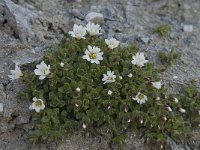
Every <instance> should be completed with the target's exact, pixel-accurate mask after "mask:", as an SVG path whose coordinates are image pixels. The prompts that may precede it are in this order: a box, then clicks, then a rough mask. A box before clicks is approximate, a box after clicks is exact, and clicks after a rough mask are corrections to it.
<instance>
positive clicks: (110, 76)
mask: <svg viewBox="0 0 200 150" xmlns="http://www.w3.org/2000/svg"><path fill="white" fill-rule="evenodd" d="M115 78H116V75H114V71H107V73H106V74H103V79H102V81H104V83H103V84H105V83H112V82H115Z"/></svg>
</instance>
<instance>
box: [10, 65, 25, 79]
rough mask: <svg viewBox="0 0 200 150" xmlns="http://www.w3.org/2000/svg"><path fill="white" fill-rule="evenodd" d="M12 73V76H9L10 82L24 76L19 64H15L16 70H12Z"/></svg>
mask: <svg viewBox="0 0 200 150" xmlns="http://www.w3.org/2000/svg"><path fill="white" fill-rule="evenodd" d="M10 73H11V75H8V77H9V78H10V80H15V79H19V78H20V77H21V76H23V74H22V72H21V70H20V67H19V66H18V64H15V70H10Z"/></svg>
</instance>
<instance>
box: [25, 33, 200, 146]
mask: <svg viewBox="0 0 200 150" xmlns="http://www.w3.org/2000/svg"><path fill="white" fill-rule="evenodd" d="M88 45H93V46H97V47H99V48H100V49H101V51H102V52H103V53H104V54H103V60H102V61H100V64H92V63H90V62H88V61H86V60H85V59H83V58H82V56H83V55H84V52H85V50H86V49H87V48H88ZM138 51H139V49H138V48H137V47H136V46H133V45H130V46H128V47H123V48H122V47H118V48H116V49H113V50H111V49H109V48H108V46H107V45H106V43H105V41H104V39H103V38H99V37H87V38H86V39H81V40H77V39H75V38H71V37H67V38H66V39H64V40H63V41H62V42H61V43H60V44H59V46H58V47H56V48H53V49H52V50H50V51H49V52H48V53H47V54H46V55H45V56H44V59H43V60H44V62H45V63H46V64H50V66H51V68H50V72H51V73H50V74H49V75H48V76H46V78H45V79H44V80H39V78H38V76H36V75H35V74H34V72H33V70H26V71H25V72H24V76H23V81H24V82H25V84H26V86H27V88H26V90H25V91H24V92H23V93H21V97H22V98H23V99H27V100H29V101H30V100H31V99H32V98H33V97H37V98H40V99H42V100H44V104H45V109H44V110H41V111H40V112H39V113H36V112H33V120H34V123H35V127H34V132H33V134H32V138H31V139H32V141H33V142H37V141H38V140H45V141H57V140H58V139H59V137H61V136H63V135H66V134H69V133H73V131H75V130H77V129H80V128H84V129H85V130H90V129H91V128H97V127H101V126H104V127H106V128H108V129H109V133H110V134H111V135H113V139H112V141H113V142H118V143H120V144H123V143H124V140H125V138H126V132H127V131H133V132H135V133H138V132H140V133H142V134H143V135H144V137H145V139H146V140H147V141H148V142H149V143H150V144H151V145H152V146H156V145H157V146H159V147H160V146H161V145H163V144H164V143H165V142H166V139H167V136H170V137H172V138H173V139H185V138H186V137H187V135H188V131H189V129H190V126H191V125H193V126H198V124H199V123H200V117H199V115H198V111H199V108H200V101H199V99H200V94H199V92H198V91H197V90H196V88H195V87H194V86H190V87H187V88H186V90H185V92H184V93H185V95H180V94H175V95H168V94H167V90H166V89H165V88H164V86H162V88H161V89H156V88H154V87H153V86H152V83H151V82H155V81H160V78H159V76H158V74H159V73H161V71H160V70H159V69H156V68H154V67H153V63H151V62H150V60H149V62H148V63H146V64H145V66H144V67H138V66H136V65H133V64H132V63H131V60H132V56H133V55H135V54H136V53H137V52H138ZM61 62H63V63H64V66H61V65H60V63H61ZM35 65H36V64H33V66H34V67H35ZM109 70H112V71H114V72H115V75H116V81H115V82H113V83H106V84H103V81H102V78H103V74H104V73H106V72H107V71H109ZM130 73H131V74H132V77H131V76H128V75H129V74H130ZM77 88H80V91H79V90H77ZM109 90H110V91H112V94H110V95H109V94H108V91H109ZM138 92H141V93H143V94H144V95H146V96H147V98H148V100H147V101H146V103H143V104H139V103H137V101H135V100H133V99H132V97H135V96H136V95H137V94H138ZM175 98H177V99H178V102H177V100H175ZM169 107H170V108H171V111H170V110H169ZM180 108H184V109H185V110H186V112H180ZM191 117H192V118H191ZM93 131H94V130H93Z"/></svg>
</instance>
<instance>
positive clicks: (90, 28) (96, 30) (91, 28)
mask: <svg viewBox="0 0 200 150" xmlns="http://www.w3.org/2000/svg"><path fill="white" fill-rule="evenodd" d="M86 30H87V32H88V33H89V35H91V36H94V35H101V34H102V33H100V30H101V27H100V25H98V24H94V23H92V22H89V23H88V24H87V25H86Z"/></svg>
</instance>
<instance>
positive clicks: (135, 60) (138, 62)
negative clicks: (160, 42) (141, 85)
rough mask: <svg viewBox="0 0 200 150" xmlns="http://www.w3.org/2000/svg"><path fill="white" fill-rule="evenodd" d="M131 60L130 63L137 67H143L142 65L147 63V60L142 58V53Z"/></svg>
mask: <svg viewBox="0 0 200 150" xmlns="http://www.w3.org/2000/svg"><path fill="white" fill-rule="evenodd" d="M132 58H133V60H132V61H131V63H132V64H133V65H136V66H139V67H143V66H144V64H145V63H147V62H148V60H146V59H145V57H144V53H137V54H136V55H135V56H133V57H132Z"/></svg>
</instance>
